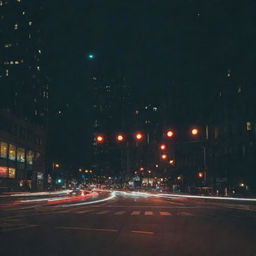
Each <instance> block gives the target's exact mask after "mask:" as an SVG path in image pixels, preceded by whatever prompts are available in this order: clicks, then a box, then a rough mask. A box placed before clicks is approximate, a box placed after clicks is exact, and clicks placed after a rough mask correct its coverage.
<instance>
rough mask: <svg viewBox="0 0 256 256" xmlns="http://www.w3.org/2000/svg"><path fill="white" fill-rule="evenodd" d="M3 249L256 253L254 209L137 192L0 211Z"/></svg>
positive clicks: (60, 253)
mask: <svg viewBox="0 0 256 256" xmlns="http://www.w3.org/2000/svg"><path fill="white" fill-rule="evenodd" d="M0 216H1V218H0V221H1V246H0V248H1V249H0V255H8V256H9V255H16V256H17V255H33V256H41V255H47V256H64V255H104V256H108V255H109V256H115V255H116V256H124V255H127V256H128V255H132V256H137V255H138V256H143V255H146V256H151V255H152V256H156V255H157V256H161V255H164V256H165V255H166V256H169V255H175V256H180V255H184V256H185V255H186V256H188V255H196V256H200V255H204V256H205V255H223V256H229V255H232V256H235V255H242V256H247V255H248V256H256V209H255V207H251V206H248V205H245V204H239V203H232V204H229V203H223V202H213V201H207V202H205V201H203V200H201V201H200V200H192V199H185V198H158V197H148V196H141V195H140V196H138V195H136V194H132V193H126V194H118V195H117V196H116V197H115V198H113V199H111V200H108V201H105V202H101V203H97V204H89V205H78V206H75V205H73V206H72V205H71V204H63V205H38V204H35V205H33V204H29V205H18V206H15V207H7V208H4V209H2V210H1V215H0Z"/></svg>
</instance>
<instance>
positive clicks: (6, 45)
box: [4, 44, 12, 48]
mask: <svg viewBox="0 0 256 256" xmlns="http://www.w3.org/2000/svg"><path fill="white" fill-rule="evenodd" d="M4 47H5V48H9V47H12V44H5V45H4Z"/></svg>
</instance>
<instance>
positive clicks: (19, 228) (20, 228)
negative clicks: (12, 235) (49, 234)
mask: <svg viewBox="0 0 256 256" xmlns="http://www.w3.org/2000/svg"><path fill="white" fill-rule="evenodd" d="M36 227H39V225H26V226H22V227H16V228H8V229H2V230H1V231H2V232H10V231H16V230H22V229H27V228H36Z"/></svg>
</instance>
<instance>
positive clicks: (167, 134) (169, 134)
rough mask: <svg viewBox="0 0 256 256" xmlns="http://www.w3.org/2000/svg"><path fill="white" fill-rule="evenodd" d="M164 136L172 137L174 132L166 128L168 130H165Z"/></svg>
mask: <svg viewBox="0 0 256 256" xmlns="http://www.w3.org/2000/svg"><path fill="white" fill-rule="evenodd" d="M166 136H167V137H168V138H172V137H173V136H174V132H173V131H172V130H168V131H167V132H166Z"/></svg>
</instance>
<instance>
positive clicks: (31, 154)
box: [27, 150, 34, 164]
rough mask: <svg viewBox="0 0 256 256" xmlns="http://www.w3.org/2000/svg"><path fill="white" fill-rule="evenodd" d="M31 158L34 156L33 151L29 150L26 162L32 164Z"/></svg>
mask: <svg viewBox="0 0 256 256" xmlns="http://www.w3.org/2000/svg"><path fill="white" fill-rule="evenodd" d="M33 158H34V153H33V152H32V151H31V150H29V151H27V163H28V164H33Z"/></svg>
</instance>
